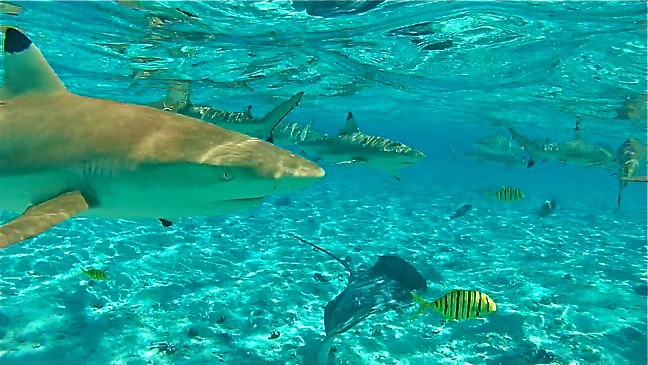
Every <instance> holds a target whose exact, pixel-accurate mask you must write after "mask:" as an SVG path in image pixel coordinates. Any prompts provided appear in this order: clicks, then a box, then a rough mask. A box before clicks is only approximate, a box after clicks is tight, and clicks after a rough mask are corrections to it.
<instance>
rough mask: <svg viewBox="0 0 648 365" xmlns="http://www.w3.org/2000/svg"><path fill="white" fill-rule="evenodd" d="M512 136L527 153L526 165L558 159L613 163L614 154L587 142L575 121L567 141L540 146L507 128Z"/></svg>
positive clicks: (576, 162) (590, 162) (580, 163)
mask: <svg viewBox="0 0 648 365" xmlns="http://www.w3.org/2000/svg"><path fill="white" fill-rule="evenodd" d="M509 130H510V132H511V135H512V136H513V138H514V139H515V140H516V141H518V142H519V143H520V145H521V146H522V147H524V149H525V150H526V151H527V153H528V154H529V162H528V163H527V167H531V166H533V165H535V163H536V162H537V161H541V160H543V161H560V162H564V163H567V164H571V165H580V166H602V167H605V168H611V167H613V166H614V165H615V162H614V160H615V158H614V155H613V154H612V153H611V152H610V151H608V150H607V149H605V148H603V147H600V146H597V145H594V144H591V143H587V142H585V141H584V140H583V138H582V136H581V133H580V123H579V122H577V123H576V127H575V129H574V130H575V133H574V138H573V139H572V140H571V141H567V142H558V143H549V142H547V143H545V145H544V146H542V147H540V146H538V145H537V144H536V143H535V142H533V141H531V140H530V139H529V138H527V137H525V136H523V135H521V134H520V133H518V132H517V131H515V130H514V129H512V128H509Z"/></svg>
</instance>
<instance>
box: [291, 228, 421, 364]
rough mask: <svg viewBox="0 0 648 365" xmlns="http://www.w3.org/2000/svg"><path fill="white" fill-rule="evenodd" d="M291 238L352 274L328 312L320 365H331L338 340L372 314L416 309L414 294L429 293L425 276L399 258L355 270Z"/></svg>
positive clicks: (347, 261)
mask: <svg viewBox="0 0 648 365" xmlns="http://www.w3.org/2000/svg"><path fill="white" fill-rule="evenodd" d="M291 236H292V237H294V238H295V239H297V240H299V241H300V242H302V243H305V244H307V245H309V246H311V247H313V248H314V249H316V250H319V251H322V252H324V253H325V254H326V255H328V256H329V257H331V258H332V259H334V260H335V261H337V262H339V263H340V264H341V265H342V266H343V267H344V269H345V270H346V271H347V272H348V273H349V281H348V283H347V286H346V288H345V289H344V291H342V293H340V294H338V296H336V297H335V299H333V300H331V301H330V302H328V304H327V305H326V307H325V308H324V331H325V333H326V337H325V338H324V341H323V342H322V344H321V345H320V348H319V350H318V354H317V357H318V363H319V365H326V364H327V363H328V359H329V350H330V347H331V344H332V343H333V340H334V339H335V337H336V336H338V335H340V334H342V333H344V332H346V331H348V330H350V329H351V328H352V327H353V326H355V325H357V324H358V323H360V322H361V321H363V320H364V319H366V318H367V317H369V316H370V315H372V314H376V313H385V312H388V311H390V310H397V309H404V308H407V307H409V306H412V305H414V302H413V301H412V294H411V293H412V291H413V290H416V291H418V292H424V291H426V290H427V283H426V281H425V279H424V278H423V276H421V274H420V273H419V272H418V271H417V270H416V269H415V268H414V266H412V265H410V264H409V263H407V262H406V261H405V260H403V259H401V258H400V257H398V256H379V257H378V261H376V263H375V264H374V265H373V266H371V267H369V268H362V269H360V268H353V267H352V266H351V264H350V262H349V261H350V260H349V259H348V258H347V259H346V260H342V259H340V258H339V257H337V256H335V255H334V254H332V253H330V252H329V251H327V250H325V249H323V248H321V247H319V246H317V245H315V244H313V243H311V242H308V241H306V240H304V239H303V238H301V237H298V236H295V235H291Z"/></svg>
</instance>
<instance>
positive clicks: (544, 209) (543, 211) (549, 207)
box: [538, 199, 556, 217]
mask: <svg viewBox="0 0 648 365" xmlns="http://www.w3.org/2000/svg"><path fill="white" fill-rule="evenodd" d="M554 209H556V199H549V200H547V201H545V202H544V203H542V206H541V207H540V210H539V211H538V216H540V217H546V216H548V215H549V214H551V213H553V211H554Z"/></svg>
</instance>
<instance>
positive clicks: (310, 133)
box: [270, 120, 324, 146]
mask: <svg viewBox="0 0 648 365" xmlns="http://www.w3.org/2000/svg"><path fill="white" fill-rule="evenodd" d="M312 124H313V121H312V120H311V121H310V122H309V123H308V124H302V123H280V124H279V125H278V126H277V127H276V128H275V129H274V130H272V132H271V135H270V140H271V141H272V143H274V144H276V145H278V146H294V145H297V144H299V143H302V142H304V141H309V140H316V139H319V138H322V137H324V133H320V132H318V131H316V130H314V129H313V127H312Z"/></svg>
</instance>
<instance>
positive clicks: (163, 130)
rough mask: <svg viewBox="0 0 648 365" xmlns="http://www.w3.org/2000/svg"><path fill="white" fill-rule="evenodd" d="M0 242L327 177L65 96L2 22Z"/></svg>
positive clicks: (251, 142) (315, 169) (255, 148)
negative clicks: (12, 215) (85, 220)
mask: <svg viewBox="0 0 648 365" xmlns="http://www.w3.org/2000/svg"><path fill="white" fill-rule="evenodd" d="M4 60H5V69H4V77H5V80H4V85H3V87H2V89H1V90H0V209H2V210H9V211H14V212H19V211H23V210H25V209H26V208H27V209H26V210H25V211H24V213H22V215H20V216H18V217H17V218H16V219H14V220H13V221H11V222H9V223H7V224H5V225H4V226H2V227H0V248H2V247H6V246H9V245H11V244H14V243H17V242H20V241H22V240H25V239H27V238H29V237H32V236H35V235H37V234H39V233H41V232H43V231H45V230H47V229H49V228H50V227H52V226H53V225H56V224H58V223H60V222H62V221H63V220H65V219H68V218H70V217H72V216H75V215H84V216H97V217H115V218H158V217H164V218H173V217H181V216H194V215H213V214H219V213H224V212H231V211H234V210H238V209H241V208H248V207H251V206H254V205H256V204H258V203H259V202H260V201H261V199H262V198H263V197H265V196H267V195H270V194H274V193H282V192H286V191H292V190H295V189H299V188H303V187H305V186H308V185H310V184H312V183H314V182H315V181H317V180H318V179H320V178H321V177H322V176H323V175H324V171H323V170H322V169H321V168H320V167H319V166H317V165H316V164H314V163H312V162H310V161H308V160H306V159H304V158H302V157H299V156H296V155H294V154H292V153H290V152H288V151H286V150H283V149H280V148H278V147H275V146H273V145H271V144H268V143H265V142H263V141H260V140H258V139H255V138H251V137H249V136H246V135H243V134H239V133H236V132H232V131H228V130H225V129H223V128H220V127H217V126H214V125H211V124H209V123H204V122H201V121H199V120H196V119H193V118H188V117H185V116H181V115H177V114H173V113H169V112H165V111H161V110H157V109H153V108H149V107H145V106H137V105H131V104H124V103H119V102H115V101H110V100H103V99H95V98H88V97H83V96H79V95H75V94H73V93H71V92H69V91H68V90H67V89H66V88H65V86H64V85H63V83H61V81H60V80H59V78H58V77H57V76H56V74H55V73H54V72H53V71H52V69H51V68H50V66H49V65H48V63H47V62H46V61H45V59H44V58H43V56H42V54H41V52H40V51H39V50H38V48H37V47H36V46H35V45H34V44H33V43H32V41H31V40H30V39H29V38H27V37H26V36H25V35H24V34H23V33H21V32H20V31H18V30H17V29H14V28H4Z"/></svg>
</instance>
